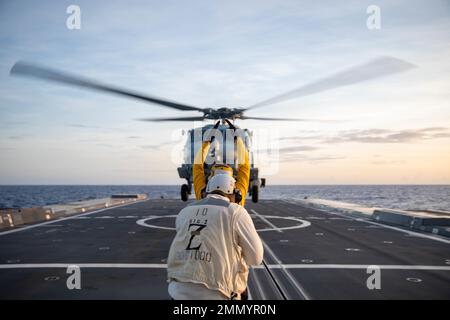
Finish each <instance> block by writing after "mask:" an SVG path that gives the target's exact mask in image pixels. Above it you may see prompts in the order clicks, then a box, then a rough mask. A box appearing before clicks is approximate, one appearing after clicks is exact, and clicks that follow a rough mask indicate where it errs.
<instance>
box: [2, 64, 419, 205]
mask: <svg viewBox="0 0 450 320" xmlns="http://www.w3.org/2000/svg"><path fill="white" fill-rule="evenodd" d="M414 67H415V65H413V64H411V63H409V62H406V61H404V60H401V59H398V58H394V57H389V56H382V57H378V58H375V59H372V60H370V61H368V62H366V63H364V64H361V65H357V66H353V67H350V68H348V69H345V70H343V71H340V72H337V73H334V74H331V75H330V76H328V77H325V78H322V79H319V80H317V81H314V82H311V83H308V84H306V85H302V86H300V87H298V88H296V89H293V90H290V91H288V92H286V93H283V94H280V95H277V96H275V97H272V98H269V99H265V100H263V101H261V102H258V103H256V104H253V105H251V106H248V107H220V108H211V107H207V108H201V107H197V106H191V105H188V104H183V103H178V102H174V101H171V100H167V99H163V98H159V97H155V96H150V95H147V94H143V93H140V92H136V91H133V90H129V89H125V88H121V87H118V86H114V85H109V84H105V83H102V82H98V81H96V80H92V79H90V78H85V77H82V76H79V75H75V74H71V73H66V72H63V71H59V70H56V69H53V68H48V67H45V66H42V65H38V64H34V63H30V62H24V61H18V62H16V63H15V64H14V66H13V67H12V68H11V70H10V75H13V76H26V77H30V78H35V79H41V80H47V81H52V82H57V83H60V84H65V85H69V86H75V87H80V88H85V89H90V90H96V91H101V92H104V93H111V94H115V95H119V96H122V97H127V98H132V99H135V100H140V101H143V102H149V103H153V104H158V105H160V106H163V107H167V108H171V109H175V110H178V111H194V112H200V113H201V114H200V115H197V116H178V117H169V118H143V119H136V120H140V121H150V122H167V121H177V122H182V121H189V122H193V121H208V120H209V121H214V122H216V124H215V125H212V124H207V125H205V126H203V127H201V128H197V129H200V132H201V135H202V136H204V135H205V133H206V132H207V131H208V130H211V129H216V130H218V131H219V132H220V133H225V131H227V130H230V129H231V130H238V129H240V128H239V127H237V126H236V125H235V124H234V123H235V121H236V120H259V121H326V120H317V119H298V118H272V117H258V116H247V115H246V114H245V113H247V112H248V111H251V110H254V109H256V108H260V107H265V106H269V105H273V104H278V103H281V102H284V101H287V100H291V99H295V98H300V97H303V96H307V95H312V94H317V93H320V92H323V91H326V90H331V89H335V88H339V87H344V86H349V85H353V84H356V83H359V82H362V81H366V80H371V79H375V78H379V77H383V76H388V75H392V74H395V73H399V72H404V71H407V70H409V69H412V68H414ZM195 130H196V129H191V130H189V131H188V133H187V139H186V144H185V147H184V154H185V156H184V163H183V164H181V166H180V167H178V168H177V171H178V174H179V177H180V178H182V179H185V180H186V183H185V184H183V185H182V186H181V190H180V196H181V199H182V200H183V201H187V199H188V198H189V195H190V194H191V193H192V184H193V173H192V171H193V170H192V164H193V160H194V155H195V152H196V150H198V145H196V143H195V141H194V140H195V139H194V135H195V134H194V133H195ZM240 130H241V132H243V140H244V142H245V148H246V151H247V152H248V153H249V155H250V179H249V188H248V193H249V195H250V196H251V197H252V201H253V202H258V199H259V189H260V188H261V187H264V186H265V184H266V180H265V179H264V178H260V177H259V170H258V168H257V167H255V163H254V161H253V159H254V157H253V152H252V149H251V140H252V132H251V131H250V130H248V129H240ZM224 136H225V135H224ZM216 144H217V145H218V146H217V145H216V147H215V148H212V151H211V152H212V153H216V152H217V154H212V155H210V156H212V158H214V159H215V161H213V162H212V163H209V164H207V163H205V165H204V170H205V176H207V175H208V174H209V171H210V170H211V167H212V164H214V163H216V162H223V160H224V159H222V158H221V156H219V155H222V156H223V155H224V154H225V153H226V152H225V150H224V149H225V148H227V144H228V143H227V142H226V141H224V140H221V141H218V140H216ZM220 146H221V147H222V150H220V148H221V147H220ZM228 148H230V146H228ZM226 162H227V161H226V159H225V163H226ZM232 167H233V171H234V173H236V163H233V165H232Z"/></svg>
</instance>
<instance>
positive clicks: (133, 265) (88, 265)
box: [0, 263, 167, 269]
mask: <svg viewBox="0 0 450 320" xmlns="http://www.w3.org/2000/svg"><path fill="white" fill-rule="evenodd" d="M68 266H78V267H80V268H99V269H103V268H105V269H110V268H118V269H165V268H167V264H165V263H20V264H0V269H30V268H31V269H33V268H36V269H37V268H66V269H67V267H68Z"/></svg>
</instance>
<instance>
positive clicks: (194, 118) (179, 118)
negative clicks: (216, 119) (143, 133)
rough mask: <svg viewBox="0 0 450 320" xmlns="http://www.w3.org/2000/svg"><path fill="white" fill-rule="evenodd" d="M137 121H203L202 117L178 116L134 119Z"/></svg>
mask: <svg viewBox="0 0 450 320" xmlns="http://www.w3.org/2000/svg"><path fill="white" fill-rule="evenodd" d="M136 120H138V121H151V122H163V121H203V120H205V118H203V117H178V118H143V119H136Z"/></svg>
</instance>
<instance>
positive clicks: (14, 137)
mask: <svg viewBox="0 0 450 320" xmlns="http://www.w3.org/2000/svg"><path fill="white" fill-rule="evenodd" d="M23 138H24V137H23V136H9V137H8V139H11V140H21V139H23Z"/></svg>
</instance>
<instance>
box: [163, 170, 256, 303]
mask: <svg viewBox="0 0 450 320" xmlns="http://www.w3.org/2000/svg"><path fill="white" fill-rule="evenodd" d="M234 190H235V180H234V178H233V177H232V176H231V175H229V174H216V175H214V176H213V177H211V179H210V180H209V182H208V185H207V187H206V193H207V195H206V197H205V198H204V199H202V200H198V201H196V202H194V203H192V204H190V205H188V206H187V207H185V208H184V209H183V210H181V212H180V213H179V214H178V216H177V218H176V222H175V224H176V231H177V234H176V236H175V238H174V240H173V242H172V245H171V247H170V251H169V257H168V259H167V274H168V282H169V287H168V291H169V295H170V296H171V297H172V298H173V299H175V300H180V299H181V300H190V299H191V300H202V299H208V300H226V299H241V295H242V294H243V293H244V292H245V291H246V287H247V279H248V270H249V266H250V265H259V264H261V262H262V257H263V246H262V243H261V239H260V238H259V236H258V234H257V233H256V230H255V226H254V224H253V221H252V219H251V217H250V215H249V214H248V212H247V210H246V209H244V207H242V206H241V205H239V204H237V203H234V197H235V196H234Z"/></svg>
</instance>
